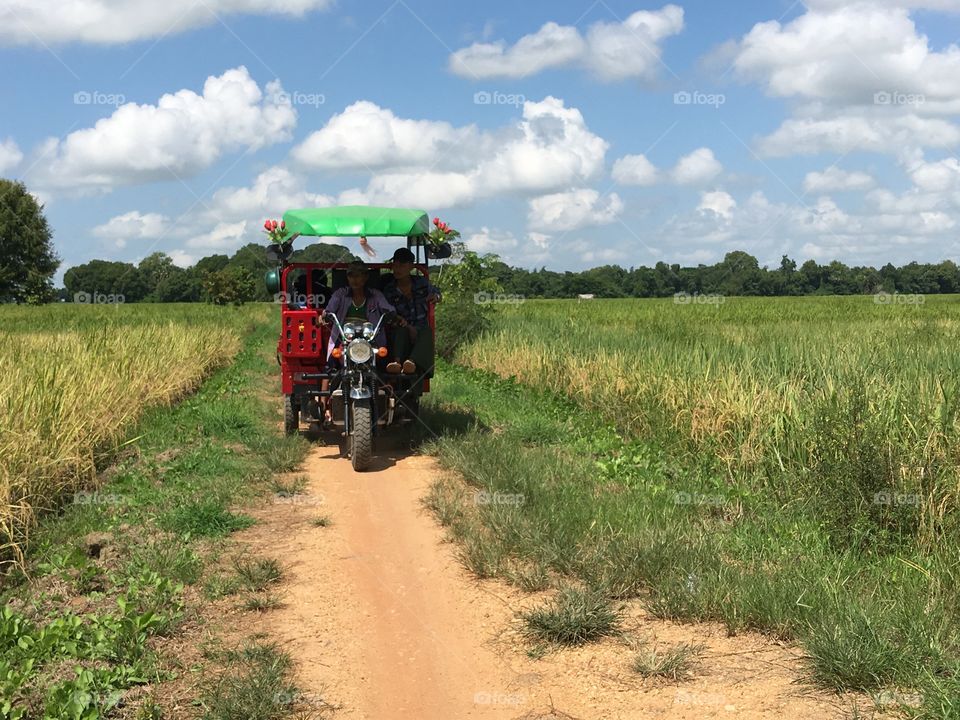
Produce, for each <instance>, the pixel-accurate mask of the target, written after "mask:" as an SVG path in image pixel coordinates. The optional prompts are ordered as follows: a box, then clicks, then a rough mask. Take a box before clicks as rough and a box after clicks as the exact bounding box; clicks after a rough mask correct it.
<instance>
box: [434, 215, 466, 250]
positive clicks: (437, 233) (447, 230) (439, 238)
mask: <svg viewBox="0 0 960 720" xmlns="http://www.w3.org/2000/svg"><path fill="white" fill-rule="evenodd" d="M427 237H429V238H430V242H432V243H433V244H434V245H442V244H443V243H448V242H450V241H451V240H453V239H454V238H458V237H460V233H459V232H458V231H456V230H454V229H453V228H452V227H450V226H449V225H447V224H446V223H445V222H443V221H442V220H440V218H438V217H435V218H434V219H433V229H432V230H431V231H430V234H429V235H428V236H427Z"/></svg>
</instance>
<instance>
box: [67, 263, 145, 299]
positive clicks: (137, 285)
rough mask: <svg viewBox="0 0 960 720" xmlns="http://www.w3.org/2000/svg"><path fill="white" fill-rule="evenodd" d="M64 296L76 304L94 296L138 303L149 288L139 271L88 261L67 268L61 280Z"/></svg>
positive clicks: (120, 264) (116, 264) (132, 267)
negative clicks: (111, 296)
mask: <svg viewBox="0 0 960 720" xmlns="http://www.w3.org/2000/svg"><path fill="white" fill-rule="evenodd" d="M63 284H64V285H65V286H66V288H67V294H68V296H69V297H70V298H72V299H74V300H75V301H77V302H90V299H89V298H94V297H96V296H98V295H122V296H123V300H124V302H139V301H140V300H143V299H144V298H145V297H146V296H147V292H148V290H149V288H148V287H147V283H146V281H145V280H144V278H143V274H142V273H141V272H140V270H139V269H138V268H137V267H135V266H134V265H131V264H130V263H124V262H110V261H107V260H91V261H90V262H88V263H84V264H83V265H77V266H75V267H72V268H70V269H69V270H67V272H66V273H65V274H64V276H63Z"/></svg>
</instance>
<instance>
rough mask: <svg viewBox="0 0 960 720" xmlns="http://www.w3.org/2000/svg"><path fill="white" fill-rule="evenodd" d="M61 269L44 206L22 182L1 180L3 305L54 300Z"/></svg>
mask: <svg viewBox="0 0 960 720" xmlns="http://www.w3.org/2000/svg"><path fill="white" fill-rule="evenodd" d="M58 267H60V259H59V258H58V257H57V255H56V253H55V252H54V250H53V242H52V234H51V232H50V226H49V225H48V224H47V219H46V218H45V217H44V215H43V207H42V206H41V205H40V204H39V203H37V201H36V199H35V198H34V197H33V195H31V194H30V193H29V192H27V188H26V186H25V185H24V184H23V183H21V182H14V181H12V180H3V179H0V302H11V301H12V302H17V303H33V304H38V303H45V302H51V301H53V300H54V299H55V297H56V292H55V290H54V287H53V274H54V273H55V272H56V271H57V268H58Z"/></svg>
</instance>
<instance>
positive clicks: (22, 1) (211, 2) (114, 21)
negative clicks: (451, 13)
mask: <svg viewBox="0 0 960 720" xmlns="http://www.w3.org/2000/svg"><path fill="white" fill-rule="evenodd" d="M330 5H331V0H204V1H203V2H196V0H164V1H163V2H156V0H84V1H83V2H74V3H68V4H66V5H65V4H64V2H63V1H62V0H7V1H6V2H5V3H4V4H3V5H2V6H0V44H10V45H20V44H38V45H39V44H49V43H61V42H71V41H77V42H87V43H98V44H113V43H126V42H131V41H135V40H142V39H144V38H150V37H161V36H166V35H169V34H171V33H177V32H183V31H184V30H189V29H192V28H196V27H202V26H204V25H213V24H215V23H217V22H220V21H221V18H222V17H226V16H229V15H233V14H239V13H245V14H258V15H268V14H269V15H287V16H291V17H300V16H302V15H304V14H305V13H307V12H309V11H311V10H323V9H325V8H327V7H329V6H330Z"/></svg>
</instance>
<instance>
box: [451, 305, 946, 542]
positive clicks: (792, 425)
mask: <svg viewBox="0 0 960 720" xmlns="http://www.w3.org/2000/svg"><path fill="white" fill-rule="evenodd" d="M958 347H960V300H958V298H956V297H953V296H931V297H927V298H926V302H925V303H923V304H919V305H895V304H877V303H875V302H873V298H869V297H868V298H776V299H770V298H727V299H726V302H724V303H722V304H719V305H697V304H677V303H674V302H673V301H672V299H667V300H595V301H592V302H589V303H582V304H575V303H571V302H566V301H534V302H527V303H525V304H523V305H521V306H519V307H512V308H511V307H508V308H504V309H503V310H502V311H501V312H500V313H499V314H498V315H497V317H496V319H495V321H494V323H493V327H492V329H490V330H489V331H487V332H486V333H484V334H483V335H482V336H481V337H480V338H478V339H476V340H475V341H473V342H471V343H468V344H466V345H465V346H464V347H462V349H461V350H460V352H459V355H458V359H459V361H460V362H462V363H464V364H467V365H471V366H474V367H478V368H483V369H488V370H494V371H495V372H497V373H498V374H500V375H501V376H505V377H508V376H515V377H516V378H517V379H518V380H519V381H520V382H522V383H527V384H531V385H536V386H541V387H545V388H554V389H557V388H559V389H561V390H562V391H565V392H566V393H567V394H569V395H570V396H571V397H573V398H575V399H576V400H577V401H578V402H579V403H580V404H582V405H583V406H584V407H586V408H587V409H592V410H597V411H599V412H601V413H603V414H604V415H605V416H606V417H607V418H609V419H612V420H614V421H615V422H616V423H617V424H618V426H620V427H621V428H623V429H624V430H625V431H626V432H627V433H628V434H631V435H634V436H641V437H656V438H658V439H660V440H669V441H670V442H673V443H679V444H681V445H683V446H685V447H687V448H688V449H690V450H693V451H696V452H698V453H701V452H707V453H709V454H711V455H713V456H714V457H716V458H717V459H718V461H719V462H720V463H721V464H722V466H723V467H724V468H725V470H726V473H727V475H728V477H729V478H731V479H737V480H743V479H744V478H747V479H748V481H749V483H750V484H751V485H752V486H754V487H756V488H757V489H758V490H763V491H764V492H765V493H770V494H772V495H773V496H774V497H777V498H780V499H781V500H783V501H784V502H788V501H793V500H797V499H802V500H808V499H809V498H811V497H815V498H818V499H819V501H820V511H821V512H822V513H823V516H824V519H825V522H827V523H828V525H829V527H830V529H831V531H832V534H831V537H832V539H833V541H834V542H835V543H836V544H837V546H838V547H843V548H848V547H851V546H853V547H861V546H862V547H864V548H867V547H868V548H870V549H878V548H879V549H891V548H894V547H896V546H897V544H898V543H899V542H900V541H901V540H903V539H905V538H906V539H908V540H909V541H910V542H911V543H912V542H914V541H915V542H917V543H919V544H920V546H921V547H922V548H924V549H932V548H935V547H937V546H938V545H940V544H941V543H942V542H943V541H944V540H945V539H946V538H950V537H956V535H955V532H956V529H957V528H956V523H957V520H956V517H957V509H958V505H960V501H958V494H960V473H958V467H960V462H958V461H960V442H958V439H960V435H958V431H960V425H958V399H960V353H958V352H957V348H958Z"/></svg>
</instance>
